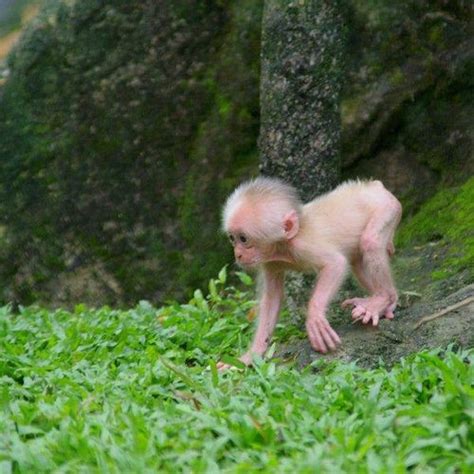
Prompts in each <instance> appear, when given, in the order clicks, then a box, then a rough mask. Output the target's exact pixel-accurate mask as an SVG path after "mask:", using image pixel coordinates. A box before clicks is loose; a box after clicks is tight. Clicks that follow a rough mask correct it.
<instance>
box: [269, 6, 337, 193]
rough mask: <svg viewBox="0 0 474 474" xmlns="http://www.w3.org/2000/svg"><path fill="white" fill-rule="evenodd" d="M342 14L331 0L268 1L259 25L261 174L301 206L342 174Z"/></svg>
mask: <svg viewBox="0 0 474 474" xmlns="http://www.w3.org/2000/svg"><path fill="white" fill-rule="evenodd" d="M342 23H343V22H342V14H341V11H340V8H339V7H338V2H337V1H334V0H295V1H292V2H289V1H287V0H266V2H265V7H264V14H263V25H262V76H261V91H260V94H261V98H260V101H261V102H260V103H261V130H260V150H261V172H262V174H264V175H269V176H278V177H280V178H282V179H284V180H285V181H288V182H290V183H292V184H293V185H294V186H295V187H296V188H297V189H298V190H299V191H300V193H301V197H302V199H303V200H305V201H308V200H311V199H312V198H313V197H315V196H317V195H318V194H321V193H323V192H325V191H328V190H329V189H331V188H332V187H334V186H335V184H336V183H337V181H338V178H339V171H340V132H341V124H340V113H339V93H340V89H341V82H342V81H341V62H342V61H341V59H342V54H343V43H344V41H343V36H344V35H343V25H342Z"/></svg>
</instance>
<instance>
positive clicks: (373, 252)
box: [342, 195, 401, 326]
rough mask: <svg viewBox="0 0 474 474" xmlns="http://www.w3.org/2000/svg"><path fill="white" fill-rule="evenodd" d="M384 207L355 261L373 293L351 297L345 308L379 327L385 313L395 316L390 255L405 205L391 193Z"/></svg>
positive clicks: (355, 267) (369, 227)
mask: <svg viewBox="0 0 474 474" xmlns="http://www.w3.org/2000/svg"><path fill="white" fill-rule="evenodd" d="M389 196H390V197H389V198H388V199H387V202H386V205H385V206H384V208H383V209H380V210H379V211H377V212H375V213H374V215H373V216H372V217H371V219H370V220H369V222H368V224H367V227H366V228H365V229H364V232H363V233H362V236H361V240H360V257H359V259H358V260H356V261H355V262H354V263H353V270H354V273H355V275H356V277H357V279H358V280H359V282H360V283H361V285H362V286H363V287H365V288H366V289H367V290H368V291H369V293H370V296H369V297H368V298H351V299H348V300H346V301H344V302H343V303H342V306H343V307H347V306H353V309H352V317H353V319H356V320H358V319H360V320H362V322H363V323H364V324H367V323H368V322H370V321H372V324H373V325H374V326H376V325H377V324H378V322H379V319H380V317H381V316H385V317H386V318H387V319H393V317H394V314H393V311H394V309H395V307H396V305H397V299H398V297H397V290H396V289H395V285H394V284H393V279H392V275H391V272H390V263H389V254H390V253H392V252H390V250H391V249H390V246H391V245H393V244H392V239H393V234H394V231H395V228H396V227H397V225H398V222H399V220H400V215H401V206H400V204H399V203H398V201H397V200H396V199H395V198H394V197H393V196H391V195H389Z"/></svg>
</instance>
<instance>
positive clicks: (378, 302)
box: [342, 296, 395, 326]
mask: <svg viewBox="0 0 474 474" xmlns="http://www.w3.org/2000/svg"><path fill="white" fill-rule="evenodd" d="M351 305H352V306H353V308H352V319H354V320H355V321H359V320H360V321H362V323H364V324H367V323H368V322H370V321H372V324H373V325H374V326H377V324H378V323H379V319H380V318H381V317H382V316H385V317H386V318H387V319H393V317H394V315H393V310H394V308H395V305H394V304H392V303H390V298H388V297H386V296H370V297H369V298H351V299H348V300H346V301H344V302H343V303H342V307H343V308H346V307H347V306H351Z"/></svg>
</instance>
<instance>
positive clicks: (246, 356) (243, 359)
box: [217, 352, 252, 371]
mask: <svg viewBox="0 0 474 474" xmlns="http://www.w3.org/2000/svg"><path fill="white" fill-rule="evenodd" d="M239 360H240V361H241V362H243V363H244V364H245V365H246V366H249V365H252V354H251V353H250V352H246V353H245V354H244V355H243V356H241V357H239ZM232 368H235V366H233V365H232V364H226V363H225V362H218V363H217V370H219V371H223V370H228V369H232Z"/></svg>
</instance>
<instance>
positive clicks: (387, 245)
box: [219, 177, 402, 369]
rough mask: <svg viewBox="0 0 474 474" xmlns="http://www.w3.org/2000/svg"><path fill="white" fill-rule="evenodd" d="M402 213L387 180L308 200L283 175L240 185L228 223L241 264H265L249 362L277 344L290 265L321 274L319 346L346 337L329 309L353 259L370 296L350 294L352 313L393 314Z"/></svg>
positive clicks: (309, 324) (316, 323) (313, 330)
mask: <svg viewBox="0 0 474 474" xmlns="http://www.w3.org/2000/svg"><path fill="white" fill-rule="evenodd" d="M401 213H402V207H401V204H400V203H399V202H398V200H397V199H396V198H395V197H394V196H393V195H392V194H391V193H390V192H389V191H387V190H386V189H385V187H384V186H383V184H382V183H381V182H380V181H348V182H346V183H343V184H341V185H340V186H338V187H337V188H336V189H334V190H333V191H331V192H329V193H327V194H324V195H322V196H319V197H317V198H316V199H314V200H313V201H311V202H309V203H307V204H303V203H302V202H301V201H300V199H299V198H298V194H297V192H296V190H295V189H294V188H293V187H291V186H289V185H288V184H286V183H284V182H283V181H280V180H278V179H274V178H265V177H260V178H256V179H254V180H251V181H248V182H246V183H243V184H242V185H240V186H239V187H238V188H237V189H236V190H235V191H234V192H233V193H232V194H231V195H230V197H229V198H228V199H227V202H226V204H225V207H224V212H223V227H224V230H225V232H226V233H227V235H228V236H229V239H230V241H231V243H232V245H233V246H234V255H235V260H236V261H237V263H238V264H240V265H242V266H243V267H247V268H258V270H259V271H260V272H261V274H262V276H263V289H262V294H261V296H260V303H259V318H258V326H257V331H256V333H255V337H254V340H253V342H252V345H251V347H250V349H249V351H248V352H246V353H245V354H244V355H243V356H242V357H241V358H240V359H241V360H242V362H244V363H245V364H247V365H249V364H251V361H252V354H257V355H263V354H264V352H265V351H266V349H267V347H268V345H269V343H270V339H271V336H272V333H273V330H274V328H275V324H276V322H277V318H278V313H279V311H280V306H281V301H282V299H283V284H284V274H285V271H287V270H296V271H302V272H314V271H317V272H318V273H319V277H318V281H317V284H316V287H315V289H314V291H313V293H312V296H311V298H310V300H309V305H308V315H307V320H306V329H307V331H308V337H309V340H310V342H311V346H312V347H313V348H314V349H315V350H316V351H319V352H327V351H328V350H334V349H336V346H337V345H338V344H340V343H341V341H340V339H339V336H338V335H337V334H336V332H335V331H334V330H333V329H332V328H331V326H330V325H329V323H328V321H327V319H326V311H327V309H328V305H329V303H330V302H331V300H332V299H333V297H334V295H335V294H336V292H337V291H338V289H339V287H340V286H341V284H342V282H343V280H344V277H345V275H346V273H347V269H348V267H349V266H350V267H351V268H352V271H353V273H354V275H355V276H356V278H357V279H358V281H359V282H360V284H361V285H362V286H363V287H364V288H365V289H366V290H367V291H368V293H369V296H368V297H366V298H352V299H348V300H346V301H344V303H343V307H347V306H351V307H352V318H353V319H360V320H361V321H362V322H363V323H364V324H367V323H369V322H372V324H373V325H374V326H376V325H377V324H378V322H379V319H380V318H381V317H385V318H387V319H392V318H393V317H394V315H393V311H394V309H395V306H396V304H397V291H396V289H395V286H394V284H393V280H392V276H391V273H390V264H389V257H390V256H391V255H392V254H393V253H394V246H393V235H394V232H395V229H396V227H397V225H398V223H399V221H400V217H401ZM226 367H228V365H227V364H224V363H219V368H220V369H223V368H226Z"/></svg>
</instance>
